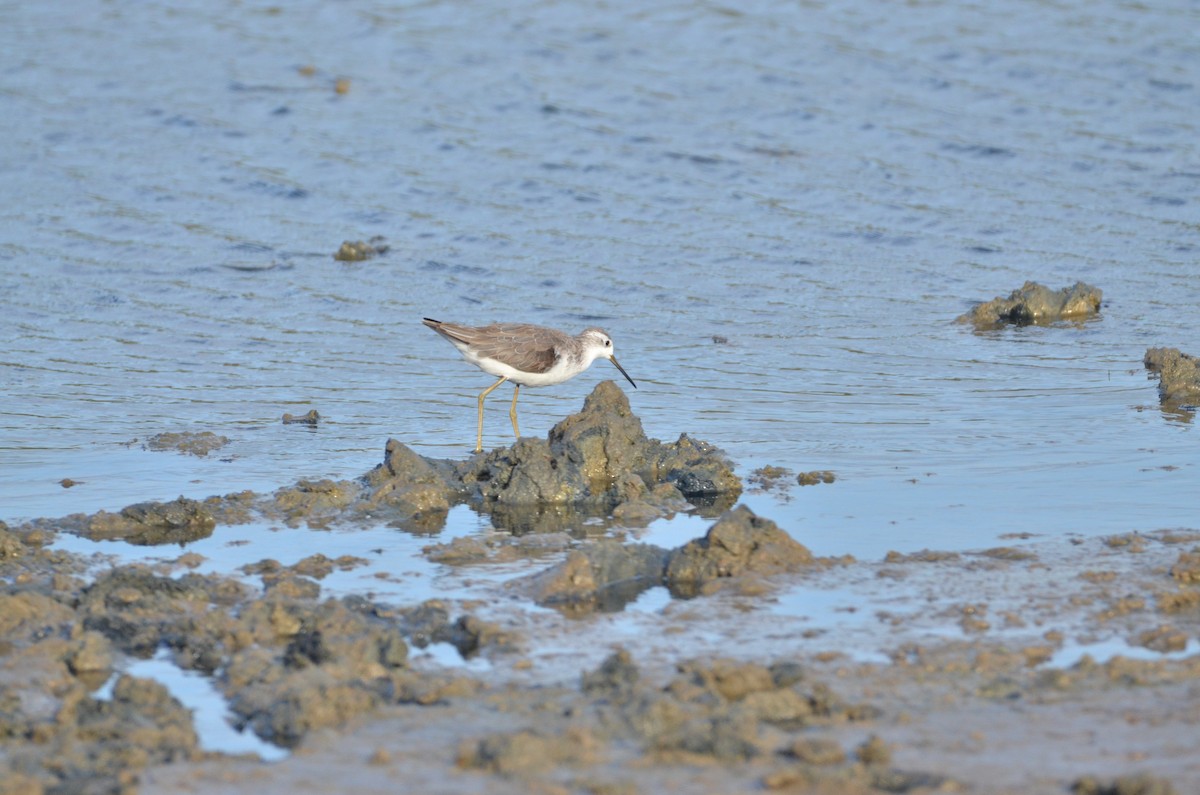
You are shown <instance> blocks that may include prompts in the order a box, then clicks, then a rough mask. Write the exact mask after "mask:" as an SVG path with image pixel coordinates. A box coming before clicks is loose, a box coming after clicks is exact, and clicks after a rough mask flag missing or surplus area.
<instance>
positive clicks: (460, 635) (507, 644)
mask: <svg viewBox="0 0 1200 795" xmlns="http://www.w3.org/2000/svg"><path fill="white" fill-rule="evenodd" d="M400 625H401V627H402V628H403V630H404V633H405V634H406V635H408V637H409V638H411V639H412V642H413V645H414V646H417V647H418V648H424V647H426V646H428V645H429V644H430V643H449V644H450V645H452V646H454V647H455V648H456V649H458V653H459V654H461V655H462V656H463V657H464V658H465V657H471V656H473V655H475V654H478V653H480V652H482V651H511V650H514V649H515V648H516V647H517V645H518V644H517V640H518V639H517V637H516V636H515V635H514V634H513V633H511V632H508V631H505V630H503V629H501V628H500V627H499V626H498V625H497V624H493V623H490V622H487V621H483V620H481V619H479V618H477V617H475V616H472V615H463V616H459V617H458V618H457V619H455V620H453V621H451V619H450V609H449V608H448V607H447V606H446V604H445V603H444V602H442V601H440V600H437V599H430V600H429V601H427V602H423V603H422V604H420V605H417V606H416V607H414V608H411V609H409V610H406V611H404V613H403V615H402V617H401V619H400Z"/></svg>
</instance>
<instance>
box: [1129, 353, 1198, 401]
mask: <svg viewBox="0 0 1200 795" xmlns="http://www.w3.org/2000/svg"><path fill="white" fill-rule="evenodd" d="M1143 361H1144V363H1145V365H1146V369H1147V370H1149V371H1150V372H1151V373H1154V374H1156V375H1157V376H1158V399H1159V401H1160V402H1161V403H1162V405H1163V408H1164V409H1168V410H1173V411H1178V410H1183V409H1191V410H1192V411H1195V409H1196V407H1197V406H1200V360H1197V358H1196V357H1195V356H1190V355H1188V354H1186V353H1181V352H1180V350H1179V349H1178V348H1149V349H1148V350H1147V351H1146V355H1145V357H1144V358H1143Z"/></svg>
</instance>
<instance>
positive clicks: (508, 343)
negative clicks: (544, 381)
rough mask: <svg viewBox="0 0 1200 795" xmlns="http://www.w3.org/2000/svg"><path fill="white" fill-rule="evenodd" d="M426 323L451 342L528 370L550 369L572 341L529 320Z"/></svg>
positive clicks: (481, 355)
mask: <svg viewBox="0 0 1200 795" xmlns="http://www.w3.org/2000/svg"><path fill="white" fill-rule="evenodd" d="M435 322H436V321H435ZM426 325H427V326H429V327H430V328H432V329H433V330H434V331H436V332H437V333H439V334H441V335H442V336H444V337H446V338H447V339H448V340H450V341H451V342H453V343H455V344H457V345H466V346H467V347H469V348H470V349H471V353H473V354H474V355H476V356H480V357H483V358H487V359H495V360H496V361H498V362H503V363H504V364H507V365H508V366H509V367H514V368H516V369H518V370H520V371H521V372H524V373H544V372H546V371H547V370H549V369H550V368H551V367H553V366H554V363H555V362H556V361H558V357H559V352H560V351H561V350H564V345H569V344H570V342H571V338H570V337H568V336H567V335H566V334H563V333H562V332H560V331H555V330H554V329H551V328H545V327H543V326H533V325H529V324H528V323H493V324H492V325H490V326H464V325H460V324H458V323H436V325H435V324H434V322H427V323H426Z"/></svg>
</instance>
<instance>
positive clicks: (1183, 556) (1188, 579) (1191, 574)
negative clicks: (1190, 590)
mask: <svg viewBox="0 0 1200 795" xmlns="http://www.w3.org/2000/svg"><path fill="white" fill-rule="evenodd" d="M1171 577H1172V578H1173V579H1175V580H1176V581H1178V582H1181V583H1184V584H1187V585H1200V548H1198V549H1194V550H1192V551H1191V552H1180V553H1179V559H1178V560H1176V561H1175V565H1173V566H1171Z"/></svg>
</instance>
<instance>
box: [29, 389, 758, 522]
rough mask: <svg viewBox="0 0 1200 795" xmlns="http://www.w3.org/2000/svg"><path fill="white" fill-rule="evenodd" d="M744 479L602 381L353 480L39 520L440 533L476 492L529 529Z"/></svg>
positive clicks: (626, 511)
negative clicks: (509, 430)
mask: <svg viewBox="0 0 1200 795" xmlns="http://www.w3.org/2000/svg"><path fill="white" fill-rule="evenodd" d="M741 491H742V483H741V480H740V479H739V478H738V476H737V475H736V474H734V472H733V468H732V466H731V465H730V463H729V461H728V459H726V457H725V455H724V454H723V453H721V451H720V450H718V449H716V448H715V447H713V446H712V445H710V444H707V443H706V442H702V441H699V440H696V439H692V438H691V437H689V436H688V435H687V434H683V435H681V436H680V437H679V439H678V440H677V441H675V442H671V443H669V444H668V443H665V442H661V441H658V440H657V439H650V438H648V437H647V436H646V434H645V431H643V429H642V422H641V420H639V419H638V418H637V416H635V415H634V414H633V412H632V411H631V410H630V407H629V399H628V398H627V397H626V396H625V393H624V392H622V391H621V389H620V387H618V386H617V385H616V384H614V383H613V382H612V381H602V382H601V383H599V384H597V385H596V388H595V389H594V390H592V393H591V394H590V395H589V396H588V397H587V399H586V400H585V401H584V404H583V410H582V411H580V412H579V413H577V414H572V415H571V416H569V417H567V418H566V419H564V420H562V422H560V423H558V424H557V425H555V426H554V428H553V429H551V431H550V433H549V435H548V436H547V438H546V439H531V438H527V439H520V440H518V441H517V442H516V443H515V444H513V445H511V446H510V447H500V448H496V449H495V450H492V451H491V452H490V453H487V454H480V455H474V456H472V457H470V458H468V459H466V460H449V459H436V458H426V457H424V456H421V455H419V454H417V453H416V452H414V451H413V450H412V449H411V448H410V447H408V446H407V445H405V444H403V443H402V442H400V441H398V440H396V439H389V440H388V442H387V445H386V448H385V454H384V460H383V463H381V464H379V465H378V466H376V467H375V468H374V469H372V470H371V471H370V472H367V473H366V474H364V475H362V476H361V477H359V478H356V479H354V480H341V481H333V480H328V479H326V480H316V481H313V480H302V481H300V482H298V483H296V484H295V485H294V486H289V487H286V488H282V489H279V490H278V491H276V492H274V493H273V494H269V495H262V494H255V493H253V492H249V491H246V492H241V493H238V494H229V495H225V496H221V497H209V498H208V499H206V500H192V499H188V498H185V497H180V498H179V499H177V500H172V501H170V502H145V503H138V504H137V505H131V506H129V507H127V508H125V509H123V510H121V511H119V512H117V513H108V512H106V511H100V512H98V513H95V514H87V515H85V514H73V515H71V516H67V517H64V518H62V519H56V520H46V519H41V520H37V522H34V523H33V525H34V526H35V527H38V528H40V529H45V530H54V531H58V530H63V531H66V532H70V533H74V534H77V535H82V536H86V537H88V538H92V539H96V540H101V539H104V540H123V541H127V542H129V543H134V544H146V545H152V544H169V543H178V544H183V543H187V542H189V541H194V540H196V539H198V538H204V537H207V536H208V535H210V534H211V533H212V532H213V529H214V527H215V526H217V525H220V524H239V523H243V522H247V521H251V520H252V519H254V518H256V516H259V517H260V516H265V517H267V518H268V519H270V520H272V521H280V522H283V523H285V524H288V525H292V526H295V525H299V524H302V523H303V524H307V525H309V526H311V527H323V526H327V525H330V524H334V523H337V522H361V521H370V522H372V523H380V522H383V523H388V524H392V525H395V526H397V527H401V528H404V529H406V530H410V531H414V532H425V533H435V532H437V531H439V530H441V528H442V525H443V524H444V523H445V519H446V514H447V512H449V510H450V508H451V507H452V506H454V505H456V504H460V503H470V504H471V505H472V506H473V507H475V508H476V509H477V510H479V511H481V512H483V513H486V514H488V515H489V516H490V518H491V520H492V523H493V524H494V525H495V526H496V527H498V528H501V529H505V530H510V531H513V532H518V533H525V532H533V531H537V532H542V531H549V530H562V529H565V528H568V527H571V526H577V525H578V524H580V523H581V521H582V519H583V518H587V517H591V516H605V517H607V516H613V517H616V519H617V520H618V521H620V522H621V523H623V524H625V525H627V526H644V525H646V524H648V523H649V522H651V521H653V520H654V519H656V518H658V517H660V516H665V515H668V514H670V513H673V512H675V511H679V510H683V509H686V508H697V509H699V511H700V512H701V513H702V514H703V515H707V516H716V515H719V514H720V513H721V512H723V511H725V510H726V509H728V508H729V507H731V506H732V505H733V504H734V502H735V501H736V499H737V497H738V495H739V494H741Z"/></svg>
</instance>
